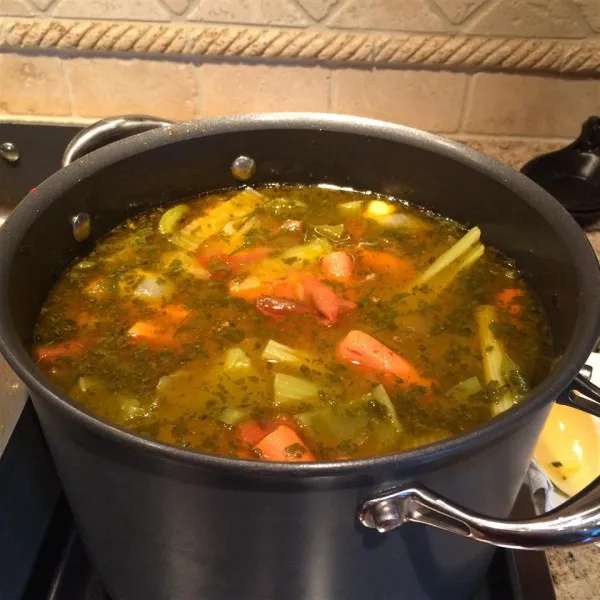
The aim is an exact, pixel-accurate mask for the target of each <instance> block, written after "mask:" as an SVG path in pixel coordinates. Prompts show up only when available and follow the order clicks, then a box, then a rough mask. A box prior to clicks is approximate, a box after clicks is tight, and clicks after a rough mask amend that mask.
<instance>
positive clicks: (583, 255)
mask: <svg viewBox="0 0 600 600" xmlns="http://www.w3.org/2000/svg"><path fill="white" fill-rule="evenodd" d="M277 129H279V130H281V129H283V130H293V129H300V130H316V131H323V130H326V131H331V132H334V133H345V134H354V135H366V136H370V137H376V138H381V139H386V140H389V141H393V142H400V143H403V144H405V145H409V146H413V147H415V148H419V149H423V150H427V151H430V152H435V153H437V154H441V155H443V156H445V157H447V158H450V159H452V160H455V161H456V162H458V163H461V164H464V165H466V166H469V167H470V168H472V169H474V170H476V171H478V172H480V173H482V174H484V175H486V176H487V177H490V178H492V179H494V180H495V181H497V182H499V183H501V184H502V185H504V186H505V187H506V188H508V189H509V190H510V191H512V192H513V193H514V194H516V195H518V196H520V197H521V198H523V199H524V201H526V202H527V203H528V204H529V205H530V206H532V207H533V208H534V209H535V210H536V211H537V212H539V213H540V214H542V215H543V216H544V218H545V219H546V221H547V222H548V223H549V224H550V225H551V226H552V227H553V229H554V230H555V232H556V234H557V235H558V236H560V237H562V238H563V239H565V241H566V242H567V246H568V247H569V250H570V254H571V258H572V261H573V264H574V265H575V268H576V271H577V278H578V281H579V284H580V292H579V298H578V301H579V310H578V317H577V321H576V324H575V327H574V330H573V334H572V337H571V340H570V342H569V344H568V346H567V348H566V350H565V352H564V353H563V355H562V356H561V357H560V359H559V360H558V362H557V363H556V365H555V367H554V369H553V370H552V371H551V373H550V374H549V375H548V376H547V377H546V378H545V379H544V380H543V381H542V382H541V383H540V384H539V385H538V386H536V388H535V389H534V390H533V391H532V393H531V394H528V396H527V397H526V398H525V399H524V400H523V401H522V402H521V403H520V404H518V405H516V406H515V407H513V408H511V409H510V410H508V411H506V412H504V413H502V414H501V415H499V416H497V417H494V418H493V419H491V420H490V421H488V422H486V423H484V424H482V425H480V426H478V427H476V428H475V429H473V430H471V431H469V432H467V433H465V434H462V435H459V436H455V437H453V438H449V439H446V440H442V441H440V442H436V443H433V444H429V445H427V446H422V447H418V448H415V449H413V450H410V451H406V452H398V453H393V454H386V455H382V456H377V457H370V458H365V459H357V460H349V461H340V462H316V463H277V462H262V461H253V460H243V459H234V458H228V457H224V456H217V455H211V454H203V453H201V452H197V451H193V450H186V449H183V448H180V447H177V446H172V445H169V444H165V443H162V442H158V441H154V440H149V439H146V438H143V437H141V436H138V435H135V434H133V433H131V432H130V431H128V430H126V429H123V428H121V427H118V426H117V425H114V424H112V423H110V422H108V421H106V420H104V419H102V418H100V417H97V416H95V415H93V414H92V413H91V412H88V411H87V409H85V408H84V407H81V406H79V405H77V404H76V403H75V402H74V401H72V400H71V399H70V398H69V397H68V396H67V395H66V394H64V393H63V392H62V391H61V390H59V389H58V388H57V387H56V386H55V385H54V384H52V383H51V382H50V381H48V380H47V379H46V377H45V376H44V375H43V374H42V373H41V372H40V371H39V369H38V368H37V366H36V365H35V363H34V362H33V360H32V358H31V357H30V356H29V354H28V352H27V351H26V349H25V347H24V345H23V344H22V343H21V341H20V340H19V338H18V336H17V335H16V332H15V330H14V327H13V326H12V323H11V320H10V318H9V313H8V310H4V311H1V312H0V351H1V352H2V354H4V356H5V358H6V360H7V362H8V363H9V364H10V365H11V367H12V368H13V369H14V370H15V371H16V373H17V374H18V375H19V377H21V379H22V380H23V381H24V383H25V384H26V386H27V387H28V389H29V390H31V391H32V392H33V393H35V394H36V395H38V396H40V397H42V398H43V399H44V401H49V402H51V403H52V404H54V405H55V406H56V407H57V408H58V409H59V410H61V411H62V412H63V413H65V414H66V415H67V416H68V417H70V418H71V419H73V420H75V421H78V422H79V423H80V424H81V425H83V426H85V427H86V428H87V429H88V430H91V431H94V432H96V433H98V434H100V435H102V436H103V437H105V438H107V439H108V440H111V441H113V442H116V443H119V444H122V445H125V446H127V447H129V448H130V449H133V448H136V449H138V450H140V451H143V452H149V453H151V454H154V455H156V456H157V457H159V458H162V459H166V460H170V461H175V462H178V463H187V464H189V465H195V466H202V467H206V468H213V469H220V470H223V469H225V470H233V471H237V472H239V473H240V474H247V475H276V474H280V475H285V476H290V475H296V476H301V475H302V476H330V475H341V474H346V475H355V474H359V473H364V472H365V471H367V470H370V469H373V468H386V467H392V466H393V467H394V468H395V469H396V470H397V469H400V468H402V469H406V470H409V469H412V468H414V467H416V466H420V465H424V464H429V463H432V462H441V461H445V460H450V459H452V458H454V457H456V456H457V455H460V454H464V453H466V452H471V451H475V450H478V449H482V448H483V447H485V446H487V445H489V444H491V443H493V442H494V441H496V440H497V439H499V438H501V437H503V436H505V435H507V434H508V433H510V432H511V431H512V430H514V428H515V427H516V426H518V425H519V422H520V421H521V420H522V419H525V418H526V417H527V416H528V415H530V414H531V413H533V412H535V411H536V410H538V409H541V408H542V407H543V406H545V405H546V404H549V403H550V402H551V401H553V400H554V399H556V398H557V397H558V396H559V394H560V393H561V392H563V391H564V390H565V389H566V388H567V387H568V386H569V384H570V383H571V381H572V380H573V378H574V377H575V375H577V373H578V371H579V369H580V368H581V367H582V366H583V364H584V363H585V360H586V359H587V357H588V356H589V354H590V353H591V352H592V350H593V349H594V346H595V344H596V342H597V339H598V335H599V333H600V310H599V307H600V268H599V266H598V261H597V259H596V255H595V252H594V251H593V249H592V247H591V245H590V243H589V241H588V240H587V238H586V237H585V235H584V233H583V231H582V230H581V228H580V227H579V226H578V225H577V224H576V222H575V221H574V220H573V219H572V218H571V216H570V215H569V214H568V213H567V211H566V210H565V209H564V208H563V207H562V206H561V205H560V204H559V203H558V202H557V201H556V200H555V199H554V198H552V197H551V196H550V195H549V194H548V193H547V192H545V191H544V190H543V189H542V188H540V187H539V186H538V185H537V184H535V183H534V182H533V181H531V180H530V179H528V178H527V177H525V176H524V175H522V174H521V173H519V172H518V171H515V170H513V169H512V168H510V167H508V166H506V165H504V164H503V163H501V162H500V161H498V160H496V159H494V158H492V157H490V156H487V155H485V154H482V153H480V152H478V151H476V150H474V149H472V148H468V147H466V146H463V145H462V144H459V143H457V142H454V141H451V140H448V139H445V138H442V137H440V136H437V135H434V134H431V133H427V132H424V131H421V130H418V129H414V128H411V127H406V126H403V125H396V124H392V123H387V122H383V121H377V120H373V119H366V118H362V117H353V116H345V115H331V114H325V113H258V114H248V115H239V116H233V117H215V118H211V119H206V120H198V121H188V122H183V123H178V124H175V125H172V126H169V127H164V128H160V129H155V130H152V131H147V132H145V133H141V134H139V135H135V136H132V137H129V138H126V139H123V140H121V141H118V142H114V143H113V144H110V145H109V146H106V147H104V148H100V149H98V150H96V151H94V152H92V153H91V154H89V155H86V156H84V157H82V158H80V159H79V160H77V161H75V162H74V163H73V164H71V165H69V166H68V167H65V168H63V169H60V170H59V171H57V172H56V173H54V174H53V175H51V176H50V177H49V178H48V179H46V180H45V181H44V182H43V183H41V184H40V185H39V186H37V188H36V189H35V192H30V193H29V194H28V195H27V196H26V197H25V198H24V199H23V200H22V201H21V202H20V203H19V204H18V205H17V207H16V208H15V210H14V212H13V213H12V215H11V216H10V217H9V218H8V220H7V221H6V223H5V224H4V226H3V228H2V233H1V234H0V306H8V297H9V280H10V271H11V265H12V262H13V260H14V258H15V256H16V255H17V253H18V251H19V245H20V240H21V239H22V237H23V235H24V234H25V233H26V232H27V230H28V229H29V228H30V227H31V226H32V225H33V223H34V222H35V220H36V218H37V215H38V214H43V212H44V209H46V208H47V207H48V206H50V205H51V204H52V203H53V202H55V201H56V200H57V199H59V198H60V197H61V195H62V193H64V191H66V190H67V189H69V188H70V187H72V186H73V185H74V184H76V183H77V182H78V181H80V180H81V179H83V178H85V177H87V176H90V175H92V174H93V173H96V172H98V171H101V170H102V169H103V168H104V167H105V166H106V165H109V164H113V163H116V162H119V161H120V160H123V159H126V158H129V157H131V156H133V155H135V154H140V153H144V152H147V151H151V150H153V149H156V148H159V147H162V146H165V145H170V144H172V143H177V142H178V141H180V140H181V141H183V140H188V139H192V138H203V137H211V136H214V135H219V134H226V133H234V132H241V131H247V132H251V131H258V130H277Z"/></svg>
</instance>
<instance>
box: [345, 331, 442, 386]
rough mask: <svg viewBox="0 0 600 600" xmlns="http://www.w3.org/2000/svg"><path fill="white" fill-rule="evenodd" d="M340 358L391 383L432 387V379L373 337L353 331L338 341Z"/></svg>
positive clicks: (366, 372)
mask: <svg viewBox="0 0 600 600" xmlns="http://www.w3.org/2000/svg"><path fill="white" fill-rule="evenodd" d="M337 357H338V360H339V361H340V362H342V363H346V364H348V365H350V366H352V367H354V368H355V369H357V370H358V371H362V372H363V373H365V374H370V375H378V376H381V377H383V378H384V379H387V380H388V381H389V382H390V383H396V382H397V383H401V384H402V385H422V386H424V387H431V385H432V383H433V382H432V381H431V380H430V379H427V378H425V377H423V376H421V374H420V373H419V372H418V371H417V369H416V368H415V367H414V366H413V365H412V364H411V363H409V362H408V361H407V360H406V359H404V358H402V357H401V356H400V355H399V354H396V353H395V352H394V351H393V350H390V349H389V348H388V347H387V346H385V345H384V344H382V343H381V342H379V341H377V340H376V339H375V338H374V337H371V336H370V335H368V334H366V333H364V332H363V331H358V330H354V331H351V332H350V333H348V335H347V336H346V337H345V338H344V339H343V340H342V341H341V342H340V343H339V344H338V347H337Z"/></svg>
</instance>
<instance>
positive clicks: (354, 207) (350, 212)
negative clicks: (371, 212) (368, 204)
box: [337, 200, 363, 219]
mask: <svg viewBox="0 0 600 600" xmlns="http://www.w3.org/2000/svg"><path fill="white" fill-rule="evenodd" d="M362 207H363V202H362V200H353V201H352V202H342V203H341V204H338V205H337V209H338V212H339V213H340V214H341V215H342V217H345V218H347V219H349V218H352V217H360V216H361V213H362Z"/></svg>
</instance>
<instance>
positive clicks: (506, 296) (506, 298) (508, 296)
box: [496, 288, 524, 317]
mask: <svg viewBox="0 0 600 600" xmlns="http://www.w3.org/2000/svg"><path fill="white" fill-rule="evenodd" d="M523 296H524V292H523V290H520V289H518V288H507V289H505V290H502V291H501V292H498V295H497V296H496V307H497V308H498V310H502V311H505V312H507V313H509V314H511V315H512V316H513V317H519V316H520V315H521V312H522V310H523V306H522V304H521V298H523Z"/></svg>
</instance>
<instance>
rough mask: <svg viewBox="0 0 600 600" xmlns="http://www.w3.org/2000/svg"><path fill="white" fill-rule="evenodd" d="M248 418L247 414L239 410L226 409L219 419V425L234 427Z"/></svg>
mask: <svg viewBox="0 0 600 600" xmlns="http://www.w3.org/2000/svg"><path fill="white" fill-rule="evenodd" d="M248 418H249V414H248V412H246V411H244V410H240V409H239V408H226V409H225V410H224V411H223V412H222V413H221V416H220V417H219V419H218V420H219V421H221V423H225V425H229V426H231V427H234V426H235V425H237V424H238V423H241V422H242V421H246V420H247V419H248Z"/></svg>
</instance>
